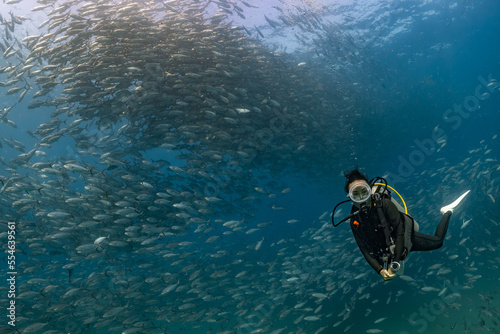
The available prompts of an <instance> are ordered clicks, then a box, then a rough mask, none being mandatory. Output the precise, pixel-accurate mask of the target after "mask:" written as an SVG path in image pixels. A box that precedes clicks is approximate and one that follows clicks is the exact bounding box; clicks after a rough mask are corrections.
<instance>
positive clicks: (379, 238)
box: [351, 198, 451, 273]
mask: <svg viewBox="0 0 500 334" xmlns="http://www.w3.org/2000/svg"><path fill="white" fill-rule="evenodd" d="M382 209H383V212H384V216H385V219H386V221H387V225H388V226H389V230H390V231H391V236H392V239H393V241H394V243H395V249H394V258H393V259H392V261H395V262H399V261H400V260H401V256H402V254H403V252H404V249H405V247H404V232H405V228H404V226H405V225H404V219H405V217H404V214H403V213H401V212H400V211H399V210H398V208H397V207H396V206H395V205H394V203H392V202H391V200H390V199H387V198H384V199H382ZM357 210H358V208H357V207H355V206H353V207H352V210H351V213H353V212H355V211H357ZM450 217H451V212H447V213H445V214H444V216H443V218H442V219H441V222H440V223H439V225H438V227H437V228H436V232H435V235H427V234H423V233H419V232H415V231H414V230H412V231H411V242H412V247H411V250H410V251H428V250H433V249H438V248H440V247H441V246H442V245H443V240H444V237H445V236H446V232H447V230H448V223H449V220H450ZM351 230H352V234H353V235H354V238H355V239H356V243H357V244H358V247H359V249H360V250H361V253H362V254H363V256H364V257H365V259H366V261H367V262H368V263H369V264H370V266H372V268H373V269H374V270H375V271H376V272H377V273H380V270H382V269H383V267H382V264H383V262H382V255H383V254H384V252H385V250H386V248H387V244H386V241H385V234H384V230H383V228H382V227H381V226H380V218H379V215H378V213H377V209H376V208H374V207H373V204H372V206H371V208H370V210H369V212H368V214H361V213H360V214H359V215H356V216H354V217H353V218H351Z"/></svg>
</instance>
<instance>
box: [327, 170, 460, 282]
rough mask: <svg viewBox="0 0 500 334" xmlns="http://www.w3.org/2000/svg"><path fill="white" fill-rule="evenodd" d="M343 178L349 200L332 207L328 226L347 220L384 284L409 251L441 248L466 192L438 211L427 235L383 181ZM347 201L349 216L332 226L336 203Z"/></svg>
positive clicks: (358, 174) (348, 175) (354, 176)
mask: <svg viewBox="0 0 500 334" xmlns="http://www.w3.org/2000/svg"><path fill="white" fill-rule="evenodd" d="M344 176H345V177H346V179H347V180H346V183H345V187H344V190H345V192H346V193H347V194H348V195H347V196H348V197H349V200H346V201H342V202H340V203H339V204H337V206H335V208H334V209H333V213H332V224H333V226H338V225H340V224H341V223H342V222H344V221H346V220H348V219H350V225H351V230H352V234H353V235H354V238H355V240H356V243H357V244H358V247H359V249H360V251H361V253H362V254H363V256H364V257H365V259H366V261H367V262H368V263H369V264H370V266H371V267H372V268H373V269H374V270H375V271H376V272H377V273H378V274H380V275H381V276H382V277H383V278H384V280H385V281H389V280H392V279H393V278H394V277H395V276H396V273H397V271H398V270H399V269H400V267H401V264H403V263H404V262H403V260H404V259H405V258H406V256H407V255H408V253H409V252H410V251H412V252H413V251H429V250H434V249H438V248H440V247H441V246H442V245H443V240H444V238H445V236H446V232H447V230H448V223H449V221H450V217H451V214H452V213H453V210H454V209H455V208H456V207H457V206H458V205H459V204H460V202H461V201H462V200H463V199H464V198H465V196H467V194H468V193H469V191H470V190H469V191H467V192H466V193H464V194H463V195H462V196H460V197H459V198H458V199H457V200H456V201H454V202H453V203H451V204H450V205H447V206H444V207H442V208H441V210H440V211H441V213H442V214H443V218H441V221H440V223H439V225H438V226H437V228H436V232H435V233H434V235H427V234H423V233H419V232H418V229H419V226H418V224H417V222H416V221H415V220H414V219H413V218H412V217H411V216H409V215H408V214H407V211H406V204H405V203H404V200H403V198H402V197H401V195H399V193H398V192H397V191H395V190H394V189H393V188H391V187H390V186H388V185H387V182H386V181H385V179H383V178H381V177H376V178H374V179H372V180H370V181H369V180H368V178H367V177H366V176H365V175H364V174H362V173H361V172H359V171H358V170H353V171H351V172H349V173H344ZM387 188H390V189H392V190H393V191H394V192H395V193H396V194H398V195H399V197H400V198H401V200H402V202H403V205H404V206H405V207H404V209H403V207H402V206H401V205H400V204H399V203H398V202H396V201H395V200H394V199H393V198H392V197H391V193H390V191H388V190H387ZM349 201H352V204H353V206H352V209H351V214H350V215H348V216H347V217H346V218H344V219H343V220H342V221H340V222H339V223H337V224H335V222H334V216H335V210H336V209H337V207H338V206H339V205H340V204H342V203H346V202H349Z"/></svg>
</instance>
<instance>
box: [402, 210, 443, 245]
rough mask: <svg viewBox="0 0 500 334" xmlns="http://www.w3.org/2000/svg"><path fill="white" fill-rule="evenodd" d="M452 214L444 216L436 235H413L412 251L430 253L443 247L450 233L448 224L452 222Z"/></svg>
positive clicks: (415, 233) (417, 233)
mask: <svg viewBox="0 0 500 334" xmlns="http://www.w3.org/2000/svg"><path fill="white" fill-rule="evenodd" d="M450 217H451V212H450V211H448V212H446V213H445V214H444V215H443V218H441V221H440V222H439V225H438V227H437V228H436V232H435V233H434V235H428V234H423V233H419V232H414V233H413V240H412V247H411V251H412V252H413V251H429V250H433V249H438V248H440V247H441V246H442V245H443V240H444V237H445V236H446V232H447V231H448V223H449V222H450Z"/></svg>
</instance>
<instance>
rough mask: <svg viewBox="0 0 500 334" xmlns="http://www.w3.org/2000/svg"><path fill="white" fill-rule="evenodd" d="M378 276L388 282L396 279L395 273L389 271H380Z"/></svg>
mask: <svg viewBox="0 0 500 334" xmlns="http://www.w3.org/2000/svg"><path fill="white" fill-rule="evenodd" d="M380 275H381V276H382V277H383V278H384V281H390V280H391V279H393V278H394V277H396V273H395V272H393V271H392V270H391V268H389V269H382V270H381V271H380Z"/></svg>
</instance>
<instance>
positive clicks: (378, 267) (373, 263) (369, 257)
mask: <svg viewBox="0 0 500 334" xmlns="http://www.w3.org/2000/svg"><path fill="white" fill-rule="evenodd" d="M359 249H360V250H361V253H362V254H363V256H364V257H365V259H366V262H368V264H369V265H370V266H371V267H372V268H373V269H374V270H375V271H376V272H377V274H380V271H381V270H382V269H384V267H382V266H381V265H380V263H378V261H377V259H375V258H374V257H373V256H372V255H371V254H370V252H369V251H368V250H367V249H366V248H362V247H359Z"/></svg>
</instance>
